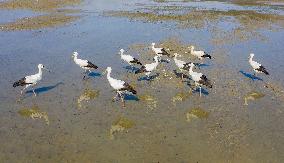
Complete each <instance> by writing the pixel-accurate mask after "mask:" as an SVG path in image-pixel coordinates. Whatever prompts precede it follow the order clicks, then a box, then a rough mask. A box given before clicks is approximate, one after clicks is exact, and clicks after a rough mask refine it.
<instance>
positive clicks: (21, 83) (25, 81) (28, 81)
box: [13, 64, 46, 96]
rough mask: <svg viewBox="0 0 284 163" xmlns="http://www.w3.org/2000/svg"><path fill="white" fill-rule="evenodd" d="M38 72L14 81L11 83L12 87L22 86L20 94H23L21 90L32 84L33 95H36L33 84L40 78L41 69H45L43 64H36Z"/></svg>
mask: <svg viewBox="0 0 284 163" xmlns="http://www.w3.org/2000/svg"><path fill="white" fill-rule="evenodd" d="M37 67H38V73H37V74H34V75H30V76H26V77H23V78H22V79H20V80H19V81H16V82H15V83H14V84H13V87H14V88H15V87H17V86H24V89H22V90H21V94H23V91H24V90H25V89H27V88H28V87H30V86H32V89H33V93H34V96H36V93H35V90H34V86H35V85H36V84H37V83H38V82H39V81H40V80H41V79H42V69H46V68H45V67H44V65H43V64H38V66H37Z"/></svg>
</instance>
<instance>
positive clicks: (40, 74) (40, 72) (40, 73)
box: [37, 68, 42, 76]
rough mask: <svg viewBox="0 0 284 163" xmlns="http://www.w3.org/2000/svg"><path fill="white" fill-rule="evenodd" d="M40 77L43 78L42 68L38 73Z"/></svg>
mask: <svg viewBox="0 0 284 163" xmlns="http://www.w3.org/2000/svg"><path fill="white" fill-rule="evenodd" d="M37 74H38V75H39V76H42V69H41V68H38V73H37Z"/></svg>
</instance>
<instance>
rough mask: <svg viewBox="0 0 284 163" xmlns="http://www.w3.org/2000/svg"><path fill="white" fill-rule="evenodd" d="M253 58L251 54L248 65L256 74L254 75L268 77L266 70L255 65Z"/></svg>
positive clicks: (258, 64) (259, 65)
mask: <svg viewBox="0 0 284 163" xmlns="http://www.w3.org/2000/svg"><path fill="white" fill-rule="evenodd" d="M253 57H254V54H253V53H251V54H250V56H249V64H250V65H251V67H252V68H253V70H254V72H256V73H264V74H266V75H269V73H268V72H267V70H266V69H265V68H264V67H263V66H262V65H261V64H260V63H257V62H256V61H253V60H252V58H253Z"/></svg>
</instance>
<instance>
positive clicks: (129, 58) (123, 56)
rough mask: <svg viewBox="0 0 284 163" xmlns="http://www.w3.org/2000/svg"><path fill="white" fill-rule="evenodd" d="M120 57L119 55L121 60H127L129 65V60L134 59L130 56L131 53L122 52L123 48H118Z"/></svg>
mask: <svg viewBox="0 0 284 163" xmlns="http://www.w3.org/2000/svg"><path fill="white" fill-rule="evenodd" d="M120 57H121V59H122V60H124V61H125V62H127V63H128V64H130V65H132V63H131V61H134V57H132V56H131V55H126V54H124V50H123V49H121V50H120Z"/></svg>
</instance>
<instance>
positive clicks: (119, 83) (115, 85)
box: [107, 69, 125, 91]
mask: <svg viewBox="0 0 284 163" xmlns="http://www.w3.org/2000/svg"><path fill="white" fill-rule="evenodd" d="M110 73H111V69H107V80H108V82H109V84H110V86H111V87H112V88H113V89H115V90H116V91H118V90H119V89H122V88H123V87H124V84H125V82H124V81H122V80H118V79H114V78H112V77H111V76H110Z"/></svg>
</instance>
